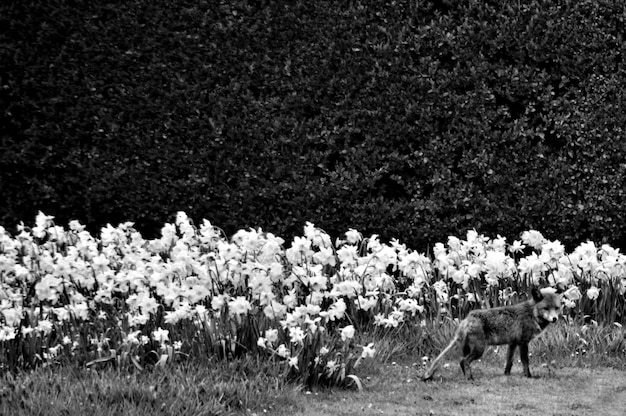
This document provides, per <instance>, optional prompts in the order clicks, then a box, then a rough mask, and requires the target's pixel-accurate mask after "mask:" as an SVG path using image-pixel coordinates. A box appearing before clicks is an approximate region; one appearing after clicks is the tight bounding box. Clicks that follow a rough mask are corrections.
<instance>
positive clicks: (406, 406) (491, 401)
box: [294, 360, 626, 416]
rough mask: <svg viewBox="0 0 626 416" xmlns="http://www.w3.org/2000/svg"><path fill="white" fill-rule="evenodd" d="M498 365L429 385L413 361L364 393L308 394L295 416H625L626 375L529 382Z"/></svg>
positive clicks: (568, 373) (549, 371)
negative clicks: (505, 372)
mask: <svg viewBox="0 0 626 416" xmlns="http://www.w3.org/2000/svg"><path fill="white" fill-rule="evenodd" d="M495 364H496V363H494V362H485V360H483V362H482V363H480V364H478V365H476V370H477V371H476V374H475V376H476V380H475V381H472V382H470V381H466V380H465V379H464V378H463V376H462V375H461V374H460V370H459V368H458V366H457V365H451V366H450V367H449V368H447V369H444V370H443V371H442V373H441V374H440V377H438V378H436V379H435V381H433V382H429V383H424V382H423V381H421V380H420V379H419V378H418V377H417V376H416V375H417V374H416V373H417V370H416V368H415V366H413V365H412V363H411V362H406V363H401V364H396V363H394V364H385V365H382V366H380V367H379V368H378V369H377V371H376V373H374V374H372V375H370V377H369V379H370V381H371V385H370V387H369V388H368V389H367V391H365V392H364V393H353V392H346V391H332V392H318V393H317V394H316V393H312V394H308V395H306V394H305V395H302V405H303V408H304V410H299V411H297V412H295V413H294V415H310V416H317V415H330V414H332V415H353V414H362V415H380V414H395V415H486V416H490V415H532V414H546V415H574V416H578V415H589V414H599V415H600V414H601V415H623V411H624V407H623V405H624V403H626V373H624V372H623V371H620V370H616V369H612V368H606V367H602V368H598V369H580V368H576V367H561V368H545V367H540V368H538V369H537V368H535V376H534V377H533V378H532V379H528V378H525V377H522V376H521V374H520V372H519V371H518V372H514V374H512V375H511V376H504V375H502V368H501V366H500V365H495ZM532 369H533V368H532V367H531V370H532Z"/></svg>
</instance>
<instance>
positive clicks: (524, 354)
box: [519, 343, 532, 377]
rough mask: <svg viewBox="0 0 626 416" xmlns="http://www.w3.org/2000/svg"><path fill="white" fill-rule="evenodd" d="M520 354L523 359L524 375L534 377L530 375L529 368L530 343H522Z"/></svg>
mask: <svg viewBox="0 0 626 416" xmlns="http://www.w3.org/2000/svg"><path fill="white" fill-rule="evenodd" d="M519 355H520V358H521V360H522V366H523V367H524V375H525V376H526V377H532V376H531V375H530V368H528V343H523V344H520V346H519Z"/></svg>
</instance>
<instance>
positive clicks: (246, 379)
mask: <svg viewBox="0 0 626 416" xmlns="http://www.w3.org/2000/svg"><path fill="white" fill-rule="evenodd" d="M198 364H199V363H195V364H194V365H178V366H173V367H170V368H168V369H167V370H165V369H155V370H154V371H144V372H133V373H130V372H127V371H118V370H115V369H112V368H108V369H105V370H101V371H96V370H85V369H84V368H77V367H75V366H61V367H52V366H48V367H44V368H39V369H37V370H36V371H33V372H27V373H21V374H19V375H18V376H14V375H12V374H11V373H7V374H5V375H4V376H3V380H2V383H1V385H2V387H0V414H3V415H4V414H6V415H8V414H11V415H15V416H19V415H44V414H45V415H48V414H90V415H91V416H100V415H113V414H133V415H172V414H184V415H225V414H234V413H245V412H257V413H264V412H271V411H273V410H275V409H278V408H280V409H292V410H295V409H297V408H298V406H299V405H298V401H297V392H298V387H297V386H294V385H289V384H287V383H286V382H285V380H284V377H283V376H282V374H281V372H280V371H278V369H277V368H276V366H273V365H268V364H267V363H264V362H262V361H261V360H254V359H250V358H247V359H237V360H233V361H230V362H226V361H221V362H212V363H206V364H207V365H198Z"/></svg>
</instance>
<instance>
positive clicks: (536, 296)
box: [530, 287, 543, 302]
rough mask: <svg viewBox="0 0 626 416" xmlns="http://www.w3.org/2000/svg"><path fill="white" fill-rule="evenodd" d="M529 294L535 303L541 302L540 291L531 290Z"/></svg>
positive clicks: (536, 289) (534, 288)
mask: <svg viewBox="0 0 626 416" xmlns="http://www.w3.org/2000/svg"><path fill="white" fill-rule="evenodd" d="M530 294H531V295H532V296H533V300H534V301H535V302H541V300H542V299H543V295H542V294H541V291H540V290H539V289H538V288H536V287H533V288H532V290H531V291H530Z"/></svg>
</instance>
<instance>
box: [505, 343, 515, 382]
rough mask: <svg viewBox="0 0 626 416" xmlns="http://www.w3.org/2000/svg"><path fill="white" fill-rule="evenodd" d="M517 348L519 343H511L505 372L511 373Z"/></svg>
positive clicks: (506, 373)
mask: <svg viewBox="0 0 626 416" xmlns="http://www.w3.org/2000/svg"><path fill="white" fill-rule="evenodd" d="M516 348H517V344H509V350H508V352H507V354H506V367H504V374H505V375H507V376H508V375H509V374H511V367H513V354H515V349H516Z"/></svg>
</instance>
